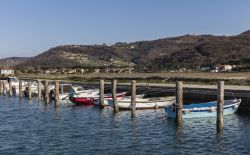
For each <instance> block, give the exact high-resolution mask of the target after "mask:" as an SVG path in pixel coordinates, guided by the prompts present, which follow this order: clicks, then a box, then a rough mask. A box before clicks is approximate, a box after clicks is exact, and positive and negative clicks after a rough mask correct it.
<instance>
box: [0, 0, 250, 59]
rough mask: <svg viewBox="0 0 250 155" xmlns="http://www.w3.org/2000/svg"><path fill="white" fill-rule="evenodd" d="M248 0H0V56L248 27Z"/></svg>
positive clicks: (237, 31) (235, 31)
mask: <svg viewBox="0 0 250 155" xmlns="http://www.w3.org/2000/svg"><path fill="white" fill-rule="evenodd" d="M249 8H250V0H0V58H6V57H13V56H18V57H19V56H21V57H30V56H35V55H38V54H40V53H42V52H44V51H46V50H48V49H50V48H52V47H56V46H59V45H71V44H74V45H79V44H81V45H94V44H103V43H106V44H114V43H116V42H134V41H141V40H154V39H159V38H166V37H173V36H180V35H185V34H214V35H237V34H240V33H242V32H244V31H246V30H249V29H250V9H249Z"/></svg>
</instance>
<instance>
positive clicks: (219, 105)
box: [217, 81, 224, 132]
mask: <svg viewBox="0 0 250 155" xmlns="http://www.w3.org/2000/svg"><path fill="white" fill-rule="evenodd" d="M223 106H224V81H219V82H218V94H217V132H220V131H221V130H222V129H223V126H224V122H223Z"/></svg>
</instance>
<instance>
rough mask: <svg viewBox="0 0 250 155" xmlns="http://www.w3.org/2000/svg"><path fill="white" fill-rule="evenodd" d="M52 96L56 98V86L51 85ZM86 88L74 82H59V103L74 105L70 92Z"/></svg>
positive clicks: (79, 91) (77, 91) (81, 90)
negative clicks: (73, 83)
mask: <svg viewBox="0 0 250 155" xmlns="http://www.w3.org/2000/svg"><path fill="white" fill-rule="evenodd" d="M50 89H52V90H50V98H51V99H52V100H54V86H51V87H50ZM83 91H84V88H83V87H81V86H78V85H72V84H59V104H60V105H69V106H70V105H74V104H73V103H72V102H71V101H70V99H69V96H70V95H69V94H70V93H72V92H74V93H82V92H83Z"/></svg>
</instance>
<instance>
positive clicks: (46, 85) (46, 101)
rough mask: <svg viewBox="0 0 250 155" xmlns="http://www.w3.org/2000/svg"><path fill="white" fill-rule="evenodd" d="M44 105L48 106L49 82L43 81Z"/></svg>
mask: <svg viewBox="0 0 250 155" xmlns="http://www.w3.org/2000/svg"><path fill="white" fill-rule="evenodd" d="M45 104H49V81H48V80H45Z"/></svg>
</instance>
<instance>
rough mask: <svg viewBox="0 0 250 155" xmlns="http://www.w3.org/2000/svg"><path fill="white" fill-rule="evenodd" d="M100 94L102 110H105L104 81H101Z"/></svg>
mask: <svg viewBox="0 0 250 155" xmlns="http://www.w3.org/2000/svg"><path fill="white" fill-rule="evenodd" d="M99 91H100V92H99V94H100V108H101V109H102V108H104V80H103V79H101V80H100V90H99Z"/></svg>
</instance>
